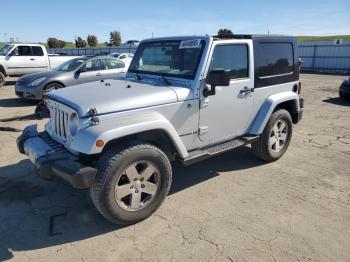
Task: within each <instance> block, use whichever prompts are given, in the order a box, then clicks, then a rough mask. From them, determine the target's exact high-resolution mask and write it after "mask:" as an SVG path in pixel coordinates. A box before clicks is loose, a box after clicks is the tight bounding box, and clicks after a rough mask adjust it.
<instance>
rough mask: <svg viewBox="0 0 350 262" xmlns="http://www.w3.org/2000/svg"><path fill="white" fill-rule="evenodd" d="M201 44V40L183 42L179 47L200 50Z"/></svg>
mask: <svg viewBox="0 0 350 262" xmlns="http://www.w3.org/2000/svg"><path fill="white" fill-rule="evenodd" d="M200 44H201V40H200V39H191V40H183V41H181V44H180V46H179V49H184V48H198V47H199V46H200Z"/></svg>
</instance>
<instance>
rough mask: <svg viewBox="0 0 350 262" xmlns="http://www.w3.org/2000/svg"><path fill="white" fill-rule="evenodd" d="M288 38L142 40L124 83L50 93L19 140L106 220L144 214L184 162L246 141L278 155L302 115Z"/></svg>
mask: <svg viewBox="0 0 350 262" xmlns="http://www.w3.org/2000/svg"><path fill="white" fill-rule="evenodd" d="M300 87H301V85H300V82H299V59H298V54H297V43H296V39H295V38H294V37H285V36H255V35H235V36H234V37H232V38H220V37H210V36H191V37H170V38H158V39H149V40H144V41H142V42H141V44H140V45H139V47H138V49H137V51H136V53H135V56H134V58H133V60H132V63H131V65H130V68H129V70H128V73H127V75H126V77H125V78H123V79H119V80H105V81H99V82H94V83H88V84H82V85H79V86H76V87H74V88H65V89H60V90H56V91H52V92H50V93H48V95H47V97H46V100H45V101H46V104H47V106H48V108H49V109H50V121H49V122H48V123H47V125H46V128H45V131H44V132H38V131H37V127H36V126H35V125H34V126H28V127H27V128H26V129H25V130H24V131H23V133H22V135H21V136H20V137H19V138H18V139H17V144H18V149H19V151H20V152H21V153H23V154H26V155H28V157H29V158H30V160H31V161H32V163H33V164H34V165H35V167H36V168H37V170H38V174H39V176H40V177H42V178H44V179H52V178H60V179H63V180H64V181H66V182H68V183H69V184H70V185H72V186H73V187H75V188H79V189H84V188H89V189H90V193H91V197H92V200H93V203H94V204H95V206H96V208H97V209H98V210H99V211H100V213H101V214H102V215H103V216H104V217H105V218H106V219H108V220H109V221H111V222H112V223H118V224H130V223H135V222H138V221H141V220H143V219H145V218H147V217H149V216H150V215H151V214H152V213H153V212H154V211H155V210H156V209H157V208H158V207H159V206H160V204H161V203H162V202H163V200H164V199H165V197H166V196H167V194H168V192H169V189H170V186H171V180H172V168H171V162H172V161H179V162H181V163H183V164H184V165H188V164H191V163H194V162H196V161H199V160H203V159H206V158H208V157H211V156H215V155H218V154H220V153H223V152H226V151H228V150H232V149H234V148H237V147H240V146H244V145H248V144H251V149H252V150H253V152H254V153H255V154H256V155H257V156H258V157H260V158H262V159H263V160H265V161H269V162H271V161H275V160H277V159H279V158H280V157H281V156H282V155H283V154H284V153H285V152H286V150H287V148H288V145H289V143H290V140H291V137H292V124H293V123H294V124H296V123H297V122H298V121H299V120H300V119H301V117H302V112H303V107H304V106H303V104H304V103H303V99H302V98H300V97H299V94H300Z"/></svg>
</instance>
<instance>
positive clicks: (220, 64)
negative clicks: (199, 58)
mask: <svg viewBox="0 0 350 262" xmlns="http://www.w3.org/2000/svg"><path fill="white" fill-rule="evenodd" d="M214 69H222V70H227V71H229V74H230V78H231V79H237V78H246V77H249V70H248V69H249V61H248V46H247V45H245V44H232V45H218V46H216V47H215V49H214V53H213V56H212V60H211V63H210V67H209V71H210V70H214Z"/></svg>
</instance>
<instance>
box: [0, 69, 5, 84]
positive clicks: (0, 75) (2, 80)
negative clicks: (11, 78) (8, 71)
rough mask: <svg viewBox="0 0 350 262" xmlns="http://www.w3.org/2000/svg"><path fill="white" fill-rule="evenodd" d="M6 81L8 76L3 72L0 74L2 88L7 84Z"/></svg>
mask: <svg viewBox="0 0 350 262" xmlns="http://www.w3.org/2000/svg"><path fill="white" fill-rule="evenodd" d="M5 79H6V76H5V75H4V74H3V73H2V72H0V87H2V86H3V85H4V84H5V82H6V81H5Z"/></svg>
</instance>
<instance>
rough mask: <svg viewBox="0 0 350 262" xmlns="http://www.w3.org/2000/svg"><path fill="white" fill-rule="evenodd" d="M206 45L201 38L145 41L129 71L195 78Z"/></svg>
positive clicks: (140, 46)
mask: <svg viewBox="0 0 350 262" xmlns="http://www.w3.org/2000/svg"><path fill="white" fill-rule="evenodd" d="M204 46H205V41H204V40H200V39H193V40H185V41H181V40H167V41H161V42H160V41H157V42H144V43H142V44H141V45H139V47H138V49H137V51H136V54H135V55H134V59H133V60H132V63H131V65H130V68H129V72H132V73H144V74H155V75H162V76H173V77H178V78H186V79H194V78H195V75H196V72H197V68H198V65H199V62H200V59H201V57H202V53H203V49H204Z"/></svg>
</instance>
